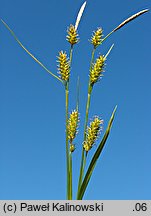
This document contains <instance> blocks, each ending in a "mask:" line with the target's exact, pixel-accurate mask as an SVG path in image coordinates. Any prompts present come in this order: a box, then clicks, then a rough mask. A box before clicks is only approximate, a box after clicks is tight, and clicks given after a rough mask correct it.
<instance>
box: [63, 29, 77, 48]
mask: <svg viewBox="0 0 151 216" xmlns="http://www.w3.org/2000/svg"><path fill="white" fill-rule="evenodd" d="M67 33H68V35H67V36H66V38H67V41H68V42H69V43H70V44H71V45H74V44H76V43H77V42H78V41H79V38H78V34H77V31H76V29H75V27H74V26H73V25H70V27H69V28H68V30H67Z"/></svg>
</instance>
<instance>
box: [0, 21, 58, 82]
mask: <svg viewBox="0 0 151 216" xmlns="http://www.w3.org/2000/svg"><path fill="white" fill-rule="evenodd" d="M1 21H2V23H3V24H4V26H5V27H6V28H7V29H8V30H9V32H10V33H11V35H12V36H13V37H14V39H15V40H16V41H17V43H18V44H19V45H20V46H21V47H22V48H23V49H24V50H25V52H26V53H28V55H30V56H31V57H32V58H33V59H34V60H35V61H36V62H37V63H38V64H39V65H40V66H41V67H43V68H44V69H45V70H46V71H47V72H48V73H49V74H51V75H52V76H53V77H55V78H56V79H58V80H59V81H60V82H62V80H61V79H60V78H59V77H58V76H56V75H55V74H53V73H52V72H51V71H50V70H48V69H47V68H46V67H45V66H44V65H43V64H42V63H41V62H40V61H39V60H38V59H37V58H36V57H35V56H34V55H33V54H31V52H29V51H28V50H27V49H26V48H25V47H24V45H23V44H22V43H21V42H20V40H19V39H18V38H17V36H16V35H15V33H14V32H13V31H12V30H11V28H10V27H9V26H8V25H7V24H6V23H5V22H4V20H2V19H1Z"/></svg>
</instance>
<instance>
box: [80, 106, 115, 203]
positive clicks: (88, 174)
mask: <svg viewBox="0 0 151 216" xmlns="http://www.w3.org/2000/svg"><path fill="white" fill-rule="evenodd" d="M116 109H117V106H116V107H115V108H114V111H113V113H112V115H111V118H110V120H109V123H108V126H107V129H106V132H105V134H104V136H103V139H102V141H101V142H100V145H99V146H98V148H97V150H96V152H95V154H94V156H93V158H92V160H91V163H90V165H89V167H88V170H87V172H86V175H85V177H84V180H83V182H82V185H81V188H80V192H79V196H78V199H79V200H81V199H82V198H83V195H84V193H85V190H86V188H87V185H88V183H89V180H90V178H91V175H92V173H93V170H94V168H95V165H96V162H97V160H98V158H99V156H100V154H101V152H102V150H103V147H104V145H105V143H106V141H107V138H108V136H109V133H110V130H111V127H112V123H113V120H114V115H115V112H116Z"/></svg>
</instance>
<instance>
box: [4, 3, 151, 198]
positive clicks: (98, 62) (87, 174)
mask: <svg viewBox="0 0 151 216" xmlns="http://www.w3.org/2000/svg"><path fill="white" fill-rule="evenodd" d="M85 6H86V2H84V3H83V5H82V6H81V8H80V10H79V13H78V16H77V19H76V22H75V25H73V24H71V25H70V26H69V27H68V29H67V36H66V40H67V42H68V43H69V45H70V48H69V56H68V55H67V52H66V51H62V50H61V51H59V54H58V57H57V63H58V65H57V67H58V75H56V74H54V73H53V72H51V71H50V70H49V69H48V68H47V67H46V66H44V65H43V64H42V63H41V62H40V61H39V60H38V59H37V58H35V56H34V55H33V54H32V53H31V52H30V51H28V50H27V49H26V48H25V47H24V45H23V44H22V43H21V41H20V40H19V39H18V38H17V36H16V35H15V33H14V32H13V31H12V30H11V28H10V27H9V26H8V25H7V24H6V22H4V21H3V20H1V21H2V23H3V24H4V26H5V27H6V28H7V29H8V30H9V31H10V33H11V34H12V36H13V37H14V38H15V40H16V41H17V43H18V44H19V45H20V46H21V47H22V48H23V49H24V51H26V53H27V54H28V55H30V56H31V57H32V58H33V59H34V60H35V61H36V62H37V63H38V64H39V65H40V66H41V67H42V68H43V69H44V70H46V71H47V72H48V73H49V74H50V75H51V76H53V77H54V78H55V79H57V80H58V81H59V82H60V83H61V84H62V85H63V86H64V91H65V122H66V124H65V125H66V130H65V131H66V138H65V151H66V180H67V181H66V198H67V199H68V200H72V199H73V194H72V157H73V156H74V151H75V144H74V139H75V137H76V135H77V133H78V127H79V79H78V84H77V101H76V107H75V108H74V109H73V110H72V111H71V112H69V83H70V75H71V65H72V61H73V58H72V56H73V50H74V47H75V45H76V44H77V43H78V42H79V35H78V26H79V23H80V20H81V17H82V15H83V12H84V9H85ZM148 11H149V10H148V9H145V10H141V11H140V12H138V13H136V14H134V15H132V16H130V17H129V18H128V19H126V20H125V21H123V22H122V23H121V24H120V25H118V26H117V27H116V28H114V29H113V30H112V31H111V32H110V33H109V34H107V35H106V36H105V37H104V36H103V29H102V28H100V27H99V28H97V29H96V30H95V31H94V32H93V33H92V36H91V38H90V40H89V41H90V43H91V45H92V53H91V60H90V68H89V81H88V92H87V100H86V110H85V120H84V122H85V123H84V134H83V140H82V142H81V163H79V164H80V167H79V178H78V188H77V194H76V196H77V199H78V200H81V199H83V196H84V193H85V191H86V188H87V186H88V183H89V181H90V179H91V176H92V173H93V170H94V168H95V166H96V163H97V160H98V159H99V157H100V155H101V152H102V150H103V148H104V146H105V144H106V141H107V138H108V136H109V133H110V130H111V127H112V123H113V120H114V116H115V112H116V109H117V106H115V108H114V110H113V112H112V114H111V117H110V119H109V122H108V125H107V128H106V130H105V132H104V135H103V137H102V138H101V140H100V141H99V145H98V147H97V148H96V151H95V152H94V155H93V156H92V158H91V160H90V161H88V157H87V156H88V154H89V151H91V149H92V148H93V146H94V144H95V143H96V140H97V139H99V137H100V132H101V131H102V125H103V119H102V118H100V117H99V116H94V117H93V119H92V120H91V122H90V124H88V119H89V110H90V103H91V97H92V91H93V88H94V86H95V85H96V83H97V82H98V81H99V80H100V79H101V78H102V76H103V73H104V70H105V65H106V61H107V57H108V55H109V54H110V52H111V50H112V48H113V46H114V45H112V46H111V47H110V49H109V50H108V52H107V53H106V54H105V55H102V54H101V55H99V57H97V58H95V52H96V49H98V47H100V45H102V44H103V42H104V41H105V40H106V39H107V38H108V37H109V36H111V35H112V34H113V33H115V32H116V31H118V30H119V29H120V28H122V27H123V26H124V25H126V24H127V23H129V22H130V21H132V20H134V19H135V18H137V17H138V16H140V15H142V14H144V13H146V12H148ZM86 164H88V166H87V167H88V168H87V170H86Z"/></svg>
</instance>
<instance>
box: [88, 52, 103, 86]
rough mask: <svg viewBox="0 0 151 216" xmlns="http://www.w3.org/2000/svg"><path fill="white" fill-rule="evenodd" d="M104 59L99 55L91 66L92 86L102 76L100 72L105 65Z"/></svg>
mask: <svg viewBox="0 0 151 216" xmlns="http://www.w3.org/2000/svg"><path fill="white" fill-rule="evenodd" d="M105 60H106V59H105V57H104V56H102V55H100V56H99V58H98V59H97V60H96V62H95V63H94V64H93V66H92V69H91V70H90V83H91V85H94V83H96V82H97V81H98V80H99V79H100V77H101V76H103V74H102V72H103V71H104V70H103V69H104V65H105Z"/></svg>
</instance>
